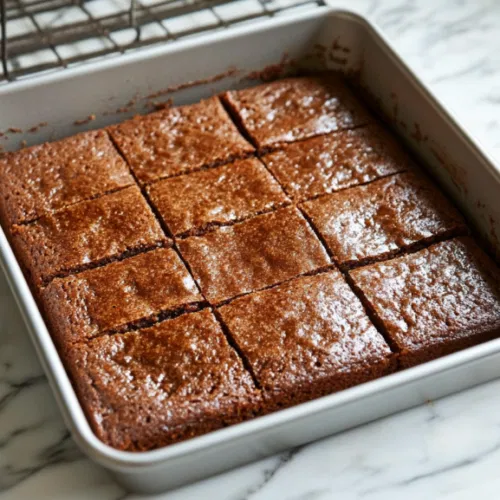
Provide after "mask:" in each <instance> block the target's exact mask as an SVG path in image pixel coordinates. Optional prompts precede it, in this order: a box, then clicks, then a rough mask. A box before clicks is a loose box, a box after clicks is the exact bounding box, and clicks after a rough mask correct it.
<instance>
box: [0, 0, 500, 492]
mask: <svg viewBox="0 0 500 500" xmlns="http://www.w3.org/2000/svg"><path fill="white" fill-rule="evenodd" d="M332 3H333V4H335V5H337V4H338V5H342V6H344V7H347V6H348V7H350V8H353V9H355V10H358V11H360V12H362V13H365V14H367V15H368V16H369V17H370V18H371V19H373V20H374V21H375V22H376V23H378V24H379V26H381V28H382V29H383V30H384V31H385V33H386V34H387V36H388V37H389V38H390V39H391V40H392V41H393V43H394V45H395V47H396V49H397V50H398V51H399V53H400V54H401V55H402V56H403V57H404V58H405V59H406V60H407V61H408V62H409V64H410V66H412V68H413V69H414V70H415V71H416V72H417V73H418V74H419V75H420V76H421V77H422V79H423V80H424V81H425V82H426V83H428V84H429V86H430V88H431V89H432V90H433V91H434V92H435V94H436V95H437V96H438V97H439V98H440V99H441V100H442V101H443V102H444V103H445V105H447V106H449V108H451V109H452V110H453V111H454V112H455V113H456V115H457V116H458V118H459V119H460V120H461V122H462V123H463V124H464V126H465V127H466V129H468V130H469V131H470V132H471V133H472V134H473V135H475V136H476V137H477V138H478V139H479V140H480V141H481V142H483V144H484V145H485V147H486V148H487V149H488V150H489V151H490V152H492V153H493V154H494V155H495V156H496V158H498V159H499V160H500V50H499V49H500V2H498V1H497V0H478V1H473V0H469V1H466V0H446V1H440V2H439V1H436V0H420V1H416V0H414V1H409V0H406V1H405V0H389V1H382V0H355V1H352V2H347V1H344V2H332ZM499 409H500V380H499V381H496V382H492V383H489V384H487V385H483V386H480V387H478V388H475V389H472V390H469V391H466V392H463V393H461V394H458V395H455V396H451V397H448V398H446V399H443V400H440V401H436V402H434V403H432V404H429V405H426V406H423V407H420V408H416V409H413V410H410V411H407V412H404V413H401V414H398V415H394V416H392V417H389V418H386V419H383V420H380V421H377V422H375V423H372V424H369V425H365V426H362V427H360V428H357V429H354V430H352V431H349V432H345V433H343V434H340V435H337V436H334V437H331V438H329V439H325V440H322V441H320V442H317V443H314V444H311V445H309V446H305V447H303V448H299V449H296V450H293V451H290V452H287V453H284V454H281V455H277V456H275V457H271V458H268V459H266V460H263V461H260V462H257V463H254V464H251V465H248V466H246V467H243V468H240V469H237V470H234V471H231V472H228V473H226V474H223V475H221V476H218V477H215V478H212V479H208V480H206V481H203V482H200V483H197V484H193V485H191V486H189V487H186V488H183V489H182V490H178V491H175V492H171V493H169V494H165V495H163V496H159V497H157V498H169V499H177V500H185V499H192V498H204V499H207V500H210V499H218V500H230V499H231V500H233V499H234V500H236V499H242V500H243V499H252V500H264V499H288V500H292V499H293V500H299V499H301V500H306V499H307V500H312V499H326V498H338V499H357V498H363V499H369V500H376V499H383V500H391V499H393V498H394V499H396V498H397V499H400V498H401V497H405V498H409V499H413V498H416V499H417V498H418V499H420V498H446V499H453V500H455V499H470V498H473V497H478V498H496V497H497V491H498V489H499V487H500V476H499V474H498V470H499V468H500V411H499ZM0 497H1V498H2V499H3V498H5V499H9V500H14V499H15V500H20V499H23V500H24V499H44V498H50V499H52V500H60V499H67V498H72V499H84V498H85V499H86V498H96V499H103V500H108V499H109V500H111V499H122V498H127V499H132V498H137V497H136V496H134V495H129V494H127V492H125V491H123V490H122V489H121V488H120V487H119V486H118V485H117V484H116V483H115V482H114V481H113V480H112V479H111V478H110V477H109V476H108V474H107V473H105V472H104V471H103V470H102V469H100V468H99V467H98V466H96V465H93V464H92V463H91V462H90V461H89V460H87V459H86V458H85V457H84V456H83V455H82V454H81V453H80V452H79V450H78V449H77V448H76V446H75V444H74V443H73V442H72V440H71V438H70V437H69V434H68V432H67V430H66V429H65V427H64V424H63V422H62V419H61V417H60V415H59V412H58V409H57V407H56V404H55V401H54V399H53V397H52V394H51V391H50V388H49V387H48V384H47V381H46V379H45V377H44V375H43V373H42V370H41V368H40V366H39V363H38V362H37V359H36V356H35V354H34V351H33V348H32V346H31V344H30V341H29V339H28V336H27V333H26V330H25V327H24V325H23V323H22V320H21V318H20V315H19V313H18V311H17V307H16V305H15V303H14V300H13V298H12V296H11V294H10V292H9V290H8V287H7V284H6V283H5V279H4V278H3V276H1V275H0Z"/></svg>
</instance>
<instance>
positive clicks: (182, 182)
mask: <svg viewBox="0 0 500 500" xmlns="http://www.w3.org/2000/svg"><path fill="white" fill-rule="evenodd" d="M147 192H148V195H149V198H150V200H151V202H152V203H153V205H154V206H155V207H156V210H157V213H158V214H160V216H161V218H162V219H163V221H164V223H165V224H166V226H167V227H168V228H169V230H170V231H171V232H172V233H173V234H175V235H183V236H186V235H189V234H196V233H198V232H202V231H204V230H206V229H208V228H210V227H214V226H217V225H223V224H229V223H233V222H237V221H241V220H244V219H247V218H249V217H253V216H255V215H259V214H261V213H265V212H269V211H270V210H273V209H276V208H279V207H281V206H283V205H285V204H287V203H288V202H289V200H288V197H287V196H286V195H285V193H284V192H283V190H282V189H281V187H280V185H279V184H278V183H277V182H276V181H275V180H274V178H273V177H272V175H271V174H270V173H269V172H268V171H267V170H266V168H265V167H264V165H263V164H262V163H261V162H260V161H259V160H257V159H256V158H248V159H245V160H239V161H236V162H234V163H229V164H227V165H223V166H221V167H217V168H211V169H209V170H204V171H201V172H193V173H192V174H188V175H181V176H179V177H174V178H171V179H165V180H163V181H160V182H157V183H155V184H153V185H151V186H148V188H147Z"/></svg>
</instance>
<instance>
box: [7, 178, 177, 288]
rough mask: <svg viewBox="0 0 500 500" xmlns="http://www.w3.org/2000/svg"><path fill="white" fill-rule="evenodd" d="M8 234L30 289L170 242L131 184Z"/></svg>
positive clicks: (136, 189) (16, 228) (21, 226)
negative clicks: (32, 284)
mask: <svg viewBox="0 0 500 500" xmlns="http://www.w3.org/2000/svg"><path fill="white" fill-rule="evenodd" d="M12 233H13V234H12V239H13V244H14V248H15V249H16V251H17V255H18V257H19V258H20V260H21V263H22V264H23V266H24V268H25V270H26V271H27V272H28V273H29V276H30V277H31V279H32V281H33V283H34V285H35V287H40V286H42V285H46V284H47V283H48V282H49V281H50V280H52V279H53V278H55V277H62V276H66V275H68V274H70V273H74V272H80V271H83V270H85V269H88V268H90V267H95V266H97V265H101V264H105V263H107V262H110V261H112V260H116V259H119V258H122V257H125V256H127V255H131V254H134V253H138V252H140V251H143V250H149V249H151V248H154V247H156V246H161V245H167V244H169V240H168V239H167V238H166V237H165V235H164V234H163V231H162V230H161V228H160V225H159V224H158V222H157V221H156V219H155V217H154V215H153V213H152V212H151V209H150V208H149V206H148V204H147V203H146V200H145V199H144V197H143V196H142V194H141V192H140V190H139V189H138V188H137V187H134V186H132V187H129V188H126V189H123V190H122V191H118V192H116V193H112V194H109V195H105V196H102V197H100V198H97V199H95V200H91V201H84V202H82V203H78V204H76V205H71V206H70V207H67V208H65V209H63V210H60V211H59V212H55V213H53V214H49V215H45V216H43V217H41V218H40V219H38V220H36V221H35V222H33V223H31V224H27V225H16V226H14V227H13V231H12Z"/></svg>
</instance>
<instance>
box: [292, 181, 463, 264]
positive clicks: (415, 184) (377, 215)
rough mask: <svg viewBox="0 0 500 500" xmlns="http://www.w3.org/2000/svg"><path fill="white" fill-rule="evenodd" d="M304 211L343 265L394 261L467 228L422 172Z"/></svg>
mask: <svg viewBox="0 0 500 500" xmlns="http://www.w3.org/2000/svg"><path fill="white" fill-rule="evenodd" d="M302 207H303V208H304V210H305V212H306V214H307V215H308V217H310V219H311V221H312V223H313V225H314V226H315V228H316V229H317V231H318V232H319V234H320V235H321V236H322V238H323V240H324V241H325V243H326V245H327V246H328V248H329V250H330V252H331V254H332V256H333V259H334V260H335V261H336V262H337V263H338V264H339V265H340V266H342V267H352V266H355V265H361V264H365V263H368V262H371V261H375V260H380V259H385V258H389V257H391V256H393V255H395V254H397V253H398V252H400V251H401V250H403V249H406V248H409V247H412V246H413V247H414V246H415V245H422V244H424V243H430V242H432V241H433V240H434V239H436V238H437V237H442V238H444V237H447V236H452V235H457V234H460V233H464V232H466V230H467V229H466V226H465V222H464V220H463V218H462V216H461V215H460V214H459V213H458V211H457V210H456V209H455V208H454V207H453V205H452V204H451V203H450V202H449V201H448V200H447V199H446V198H445V197H444V195H443V194H442V193H441V192H440V191H438V190H437V189H436V188H435V187H434V186H433V185H432V184H431V183H430V182H429V181H428V180H427V179H426V178H425V177H424V176H423V175H421V174H420V173H418V172H416V171H413V172H406V173H402V174H396V175H394V176H391V177H386V178H384V179H379V180H376V181H374V182H372V183H371V184H367V185H365V186H357V187H354V188H351V189H346V190H344V191H339V192H337V193H333V194H331V195H326V196H324V197H320V198H317V199H316V200H312V201H306V202H305V203H304V204H303V205H302Z"/></svg>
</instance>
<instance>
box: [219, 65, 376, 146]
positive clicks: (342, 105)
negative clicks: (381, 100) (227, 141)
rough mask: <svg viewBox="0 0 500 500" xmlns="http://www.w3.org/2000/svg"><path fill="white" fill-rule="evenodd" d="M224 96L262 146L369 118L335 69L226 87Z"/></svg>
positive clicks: (323, 131) (239, 121) (235, 115)
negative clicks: (249, 84)
mask: <svg viewBox="0 0 500 500" xmlns="http://www.w3.org/2000/svg"><path fill="white" fill-rule="evenodd" d="M222 98H223V99H224V101H225V102H226V103H227V105H228V107H229V108H230V109H231V110H232V113H233V115H234V117H235V119H236V121H237V122H238V123H239V124H240V125H241V126H242V127H243V128H244V130H245V131H246V133H247V134H248V136H249V137H250V138H251V139H252V141H253V142H254V144H255V146H256V147H257V148H258V149H259V150H261V151H262V150H264V151H265V150H267V149H269V148H275V147H277V146H279V145H280V144H283V143H287V142H293V141H297V140H301V139H307V138H309V137H314V136H316V135H322V134H327V133H328V132H333V131H335V130H343V129H350V128H353V127H356V126H359V125H364V124H366V123H368V122H369V121H370V116H369V115H368V113H367V111H366V110H365V108H364V107H363V106H362V105H360V103H359V101H357V100H356V98H355V97H354V96H353V95H352V93H351V91H350V90H349V89H348V88H347V86H346V84H345V82H344V80H343V79H341V78H340V77H339V76H338V75H337V74H336V73H322V74H318V75H316V76H310V77H301V78H286V79H284V80H278V81H275V82H271V83H265V84H263V85H259V86H257V87H251V88H248V89H243V90H233V91H230V92H226V93H225V94H224V95H223V97H222Z"/></svg>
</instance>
